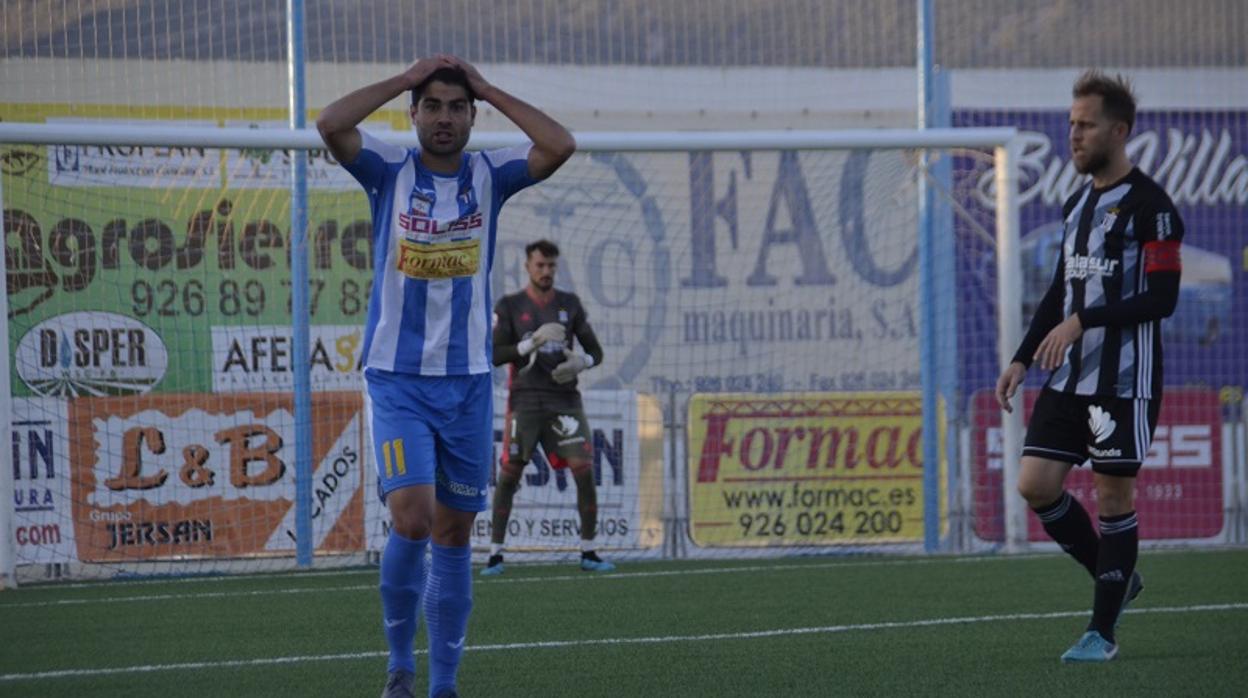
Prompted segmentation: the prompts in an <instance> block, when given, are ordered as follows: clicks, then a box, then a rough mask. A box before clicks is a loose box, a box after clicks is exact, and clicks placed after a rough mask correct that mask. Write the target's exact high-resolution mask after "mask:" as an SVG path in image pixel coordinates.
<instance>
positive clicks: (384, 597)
mask: <svg viewBox="0 0 1248 698" xmlns="http://www.w3.org/2000/svg"><path fill="white" fill-rule="evenodd" d="M428 546H429V539H428V538H423V539H421V540H411V539H410V538H404V537H403V536H401V535H399V534H398V533H395V532H394V531H393V530H392V531H390V537H389V538H388V539H387V540H386V549H385V552H383V553H382V554H381V609H382V616H381V618H382V626H383V629H384V630H385V633H386V643H387V644H389V645H390V664H389V668H388V671H392V672H393V671H407V672H411V673H413V674H415V673H416V660H415V658H413V657H412V643H413V642H414V641H415V639H416V624H417V619H418V618H419V616H418V615H417V613H416V611H417V609H419V608H420V593H421V591H422V590H423V589H424V587H425V548H427V547H428Z"/></svg>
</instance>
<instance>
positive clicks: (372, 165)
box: [342, 129, 407, 189]
mask: <svg viewBox="0 0 1248 698" xmlns="http://www.w3.org/2000/svg"><path fill="white" fill-rule="evenodd" d="M359 131H360V141H361V143H360V152H359V154H358V155H356V156H355V160H354V161H352V162H346V163H343V164H342V166H343V167H344V168H346V170H347V172H350V173H351V176H352V177H355V181H357V182H359V183H360V186H362V187H364V188H365V189H380V188H381V187H382V185H383V184H385V180H386V170H387V167H386V165H387V164H397V163H401V162H403V161H404V160H406V159H407V150H405V149H404V148H400V147H399V146H397V145H391V144H390V143H386V142H385V141H383V140H381V139H380V138H377V137H376V136H374V135H373V134H371V133H369V132H368V131H365V130H364V129H359Z"/></svg>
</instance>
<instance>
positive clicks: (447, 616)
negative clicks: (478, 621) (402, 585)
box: [425, 543, 472, 696]
mask: <svg viewBox="0 0 1248 698" xmlns="http://www.w3.org/2000/svg"><path fill="white" fill-rule="evenodd" d="M471 612H472V548H471V547H469V546H464V547H462V548H457V547H452V546H447V545H438V544H437V543H434V544H433V564H432V565H431V568H430V570H429V580H428V582H427V583H426V584H425V626H426V627H427V628H428V629H429V695H430V696H436V695H438V694H439V693H441V692H443V691H447V690H451V689H454V688H455V672H456V671H457V670H458V669H459V657H460V655H462V654H463V653H464V636H465V634H466V632H467V630H468V614H469V613H471Z"/></svg>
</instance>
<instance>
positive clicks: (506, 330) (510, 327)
mask: <svg viewBox="0 0 1248 698" xmlns="http://www.w3.org/2000/svg"><path fill="white" fill-rule="evenodd" d="M493 340H494V365H495V366H502V365H503V364H509V363H512V362H514V361H517V360H519V359H520V352H519V351H518V350H517V349H516V344H517V343H518V342H519V341H520V338H519V337H517V336H516V329H515V325H514V324H512V322H511V309H510V308H509V307H508V303H507V297H506V296H503V297H502V298H499V299H498V303H496V304H495V305H494V333H493Z"/></svg>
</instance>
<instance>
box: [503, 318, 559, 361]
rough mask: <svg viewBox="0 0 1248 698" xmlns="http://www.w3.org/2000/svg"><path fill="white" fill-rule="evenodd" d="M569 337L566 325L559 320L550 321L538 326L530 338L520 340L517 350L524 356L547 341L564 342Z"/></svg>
mask: <svg viewBox="0 0 1248 698" xmlns="http://www.w3.org/2000/svg"><path fill="white" fill-rule="evenodd" d="M567 337H568V330H567V328H566V327H564V326H563V325H562V324H560V323H558V322H548V323H546V324H545V325H542V326H541V327H539V328H537V331H536V332H534V333H533V334H531V335H529V338H528V339H522V340H520V343H519V344H517V345H516V351H519V352H520V355H521V356H524V355H526V354H529V353H531V352H532V351H533V350H534V349H538V348H540V347H541V346H542V345H543V344H546V343H547V342H558V343H559V344H563V343H564V341H566V340H567Z"/></svg>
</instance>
